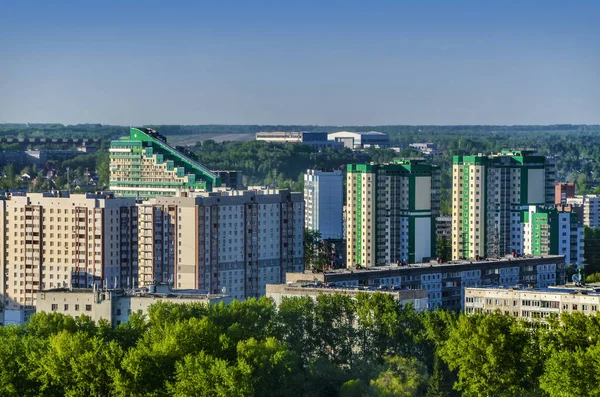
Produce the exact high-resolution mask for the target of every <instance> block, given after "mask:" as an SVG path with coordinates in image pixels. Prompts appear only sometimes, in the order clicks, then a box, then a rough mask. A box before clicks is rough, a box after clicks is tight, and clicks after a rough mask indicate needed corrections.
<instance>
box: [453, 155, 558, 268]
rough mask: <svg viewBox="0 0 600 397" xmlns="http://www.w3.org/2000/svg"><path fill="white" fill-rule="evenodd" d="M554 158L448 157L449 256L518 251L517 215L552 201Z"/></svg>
mask: <svg viewBox="0 0 600 397" xmlns="http://www.w3.org/2000/svg"><path fill="white" fill-rule="evenodd" d="M554 179H555V174H554V162H553V161H552V159H549V158H546V157H544V156H539V155H536V154H535V152H534V151H530V150H519V151H503V152H501V153H498V154H493V155H482V154H479V155H476V156H454V158H453V166H452V259H460V258H476V257H478V256H481V257H498V256H503V255H506V254H510V253H511V252H512V251H515V252H517V253H523V230H522V223H521V217H522V213H523V211H526V210H527V208H528V206H530V205H552V204H553V202H554V193H553V192H554Z"/></svg>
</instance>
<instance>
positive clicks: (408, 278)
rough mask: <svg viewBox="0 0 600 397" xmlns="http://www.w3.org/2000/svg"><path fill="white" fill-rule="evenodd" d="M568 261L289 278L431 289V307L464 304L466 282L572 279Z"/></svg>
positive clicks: (556, 258)
mask: <svg viewBox="0 0 600 397" xmlns="http://www.w3.org/2000/svg"><path fill="white" fill-rule="evenodd" d="M565 275H566V264H565V259H564V257H563V256H561V255H548V256H544V257H537V258H536V257H529V258H523V257H521V258H513V257H512V256H511V257H506V258H503V259H494V260H492V259H488V260H479V261H475V260H474V261H453V262H448V263H443V264H438V263H437V262H431V263H425V264H414V265H406V266H398V265H391V266H380V267H377V268H374V269H366V270H365V269H343V270H331V271H324V272H322V273H312V272H305V273H288V274H287V275H286V281H287V282H288V283H289V282H305V283H311V282H320V283H323V284H325V285H327V286H338V287H351V288H359V289H360V288H363V287H367V288H371V287H376V288H381V289H384V290H385V289H386V288H387V289H391V288H393V289H394V290H396V289H400V290H404V289H410V290H421V289H423V290H425V291H427V302H428V308H429V309H435V308H438V307H441V308H442V309H446V310H461V309H462V308H463V302H464V297H465V296H464V294H465V288H466V287H473V286H487V285H491V286H494V285H495V286H506V287H511V286H514V285H517V284H524V285H532V286H537V287H547V286H551V285H560V284H564V283H565V282H566V280H565V277H566V276H565Z"/></svg>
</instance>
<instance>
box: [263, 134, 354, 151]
mask: <svg viewBox="0 0 600 397" xmlns="http://www.w3.org/2000/svg"><path fill="white" fill-rule="evenodd" d="M256 140H257V141H265V142H272V143H296V144H302V145H308V146H312V147H314V148H317V149H326V148H332V149H343V148H344V145H343V144H341V143H338V142H335V141H331V140H328V139H327V133H326V132H306V131H299V132H288V131H275V132H257V133H256Z"/></svg>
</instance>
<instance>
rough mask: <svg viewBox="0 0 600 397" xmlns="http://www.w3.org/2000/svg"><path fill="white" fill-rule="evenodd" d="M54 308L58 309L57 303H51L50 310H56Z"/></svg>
mask: <svg viewBox="0 0 600 397" xmlns="http://www.w3.org/2000/svg"><path fill="white" fill-rule="evenodd" d="M56 310H58V304H56V303H53V304H52V311H56Z"/></svg>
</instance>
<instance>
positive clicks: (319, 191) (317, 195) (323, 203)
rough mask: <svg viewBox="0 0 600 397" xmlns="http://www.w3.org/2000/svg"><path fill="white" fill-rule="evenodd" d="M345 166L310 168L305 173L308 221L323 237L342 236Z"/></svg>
mask: <svg viewBox="0 0 600 397" xmlns="http://www.w3.org/2000/svg"><path fill="white" fill-rule="evenodd" d="M343 178H344V176H343V173H342V171H341V170H331V171H324V170H307V171H306V173H305V174H304V207H305V213H304V225H305V227H306V228H307V229H310V230H313V231H317V230H318V231H319V232H320V233H321V238H322V239H342V238H343V237H344V234H343V226H342V225H343V211H344V181H343Z"/></svg>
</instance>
